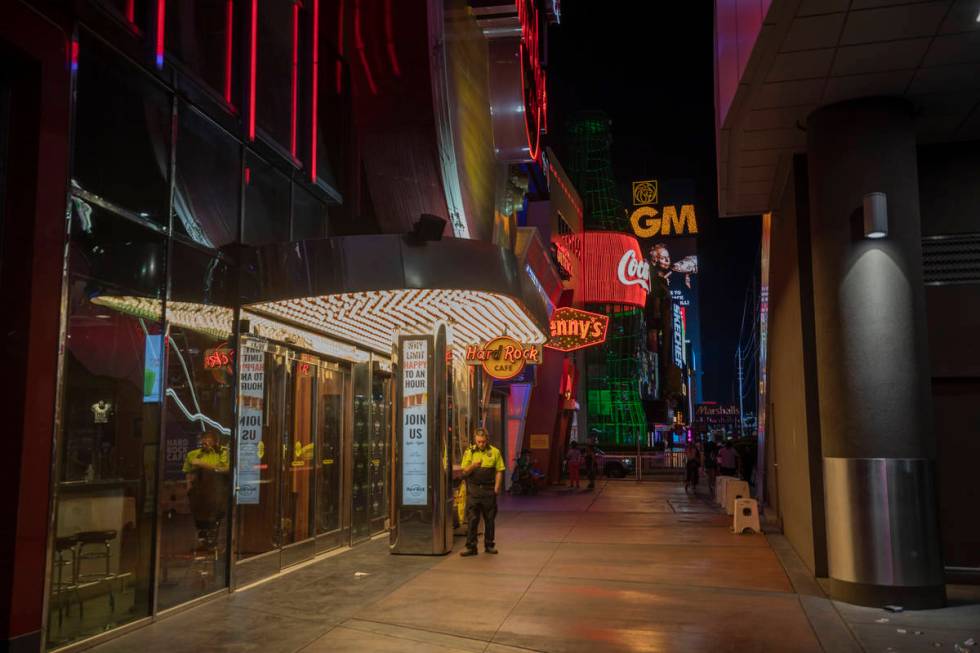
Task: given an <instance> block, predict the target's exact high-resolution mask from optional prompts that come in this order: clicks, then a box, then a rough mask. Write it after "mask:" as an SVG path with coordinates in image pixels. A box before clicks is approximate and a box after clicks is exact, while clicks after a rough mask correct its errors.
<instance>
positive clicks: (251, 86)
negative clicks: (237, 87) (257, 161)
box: [248, 0, 259, 141]
mask: <svg viewBox="0 0 980 653" xmlns="http://www.w3.org/2000/svg"><path fill="white" fill-rule="evenodd" d="M251 31H252V47H251V48H250V49H249V53H248V139H249V140H251V141H254V140H255V78H256V63H257V61H258V44H259V0H252V24H251Z"/></svg>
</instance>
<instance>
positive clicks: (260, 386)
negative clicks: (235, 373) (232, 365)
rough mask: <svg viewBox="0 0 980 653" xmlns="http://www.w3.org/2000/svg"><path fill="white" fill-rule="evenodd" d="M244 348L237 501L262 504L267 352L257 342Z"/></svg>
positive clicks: (241, 363) (240, 399)
mask: <svg viewBox="0 0 980 653" xmlns="http://www.w3.org/2000/svg"><path fill="white" fill-rule="evenodd" d="M254 344H255V345H256V346H252V345H253V343H248V346H245V347H243V348H242V356H241V360H240V365H241V370H240V372H239V374H240V376H241V378H240V381H239V390H238V397H239V399H238V401H239V407H238V448H237V450H236V451H237V457H238V461H237V464H236V465H235V470H236V474H237V480H236V483H235V485H236V487H237V490H236V492H235V500H236V502H237V503H239V504H244V505H249V504H258V503H259V487H260V483H259V481H260V480H261V478H260V476H261V473H262V472H261V464H262V454H263V444H262V422H263V402H264V401H265V351H263V350H262V349H259V348H257V346H258V343H254Z"/></svg>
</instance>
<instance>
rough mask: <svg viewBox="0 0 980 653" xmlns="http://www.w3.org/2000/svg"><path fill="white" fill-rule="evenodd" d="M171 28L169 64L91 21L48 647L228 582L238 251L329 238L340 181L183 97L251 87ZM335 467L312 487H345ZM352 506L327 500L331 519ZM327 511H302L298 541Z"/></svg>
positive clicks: (76, 154)
mask: <svg viewBox="0 0 980 653" xmlns="http://www.w3.org/2000/svg"><path fill="white" fill-rule="evenodd" d="M105 4H106V7H107V10H111V11H112V12H115V4H117V3H105ZM136 4H137V5H140V6H142V3H136ZM204 4H207V3H201V5H202V6H201V7H200V8H198V7H196V5H194V6H192V3H183V5H182V6H183V9H184V10H185V11H186V12H188V15H190V13H189V12H191V10H192V9H193V10H194V11H198V13H199V12H200V10H203V8H204ZM121 6H122V7H123V8H124V9H125V8H126V6H127V5H126V3H121ZM225 6H227V5H225V4H224V3H222V7H225ZM113 15H115V14H113ZM138 18H139V16H137V17H136V19H138ZM173 18H174V19H178V18H181V15H180V13H179V12H178V13H175V14H174V16H173ZM134 20H135V19H134ZM186 22H187V21H185V20H178V21H176V22H175V23H174V30H177V29H179V26H180V25H182V24H184V23H186ZM213 22H215V25H218V26H219V27H220V26H221V25H224V23H221V22H220V21H218V19H217V18H215V19H214V21H213ZM201 26H202V25H197V27H201ZM204 27H206V25H204ZM199 36H200V35H197V36H195V38H198V37H199ZM134 38H142V36H141V34H138V33H134ZM198 40H200V39H198ZM202 42H203V41H202ZM172 43H173V45H174V47H177V45H178V44H180V47H179V48H177V50H178V51H177V52H176V53H175V61H174V67H173V68H172V69H171V66H170V58H169V56H170V55H168V64H167V66H166V67H165V68H164V70H163V71H162V72H154V71H153V69H152V68H150V67H147V66H145V65H140V64H139V63H138V62H133V61H131V60H129V59H127V58H126V57H124V56H123V55H122V54H120V53H119V52H117V51H116V50H114V49H113V48H112V47H111V46H110V45H107V44H106V43H105V42H103V41H102V40H100V38H99V37H97V36H95V35H93V34H91V33H89V32H88V31H86V29H85V28H84V27H80V29H79V40H78V43H77V49H76V51H77V60H75V61H73V70H74V71H75V89H74V90H75V94H74V99H73V102H74V126H73V127H74V128H73V132H74V136H73V143H72V155H73V156H72V159H73V160H72V171H71V189H70V191H71V193H70V200H69V203H68V213H69V219H70V225H69V234H68V235H69V251H68V267H67V277H66V288H67V291H66V292H67V295H66V305H65V306H66V314H65V346H64V358H63V366H62V369H61V372H60V383H61V398H62V400H61V407H60V411H61V416H62V419H61V423H62V426H61V428H60V430H59V432H58V433H56V436H55V438H56V439H55V456H56V465H55V467H56V469H55V472H56V473H55V478H54V479H53V488H52V489H53V493H54V497H55V516H54V523H55V531H54V533H53V537H52V547H51V548H52V555H51V559H50V562H49V565H50V567H49V577H50V582H49V587H50V596H49V601H48V604H49V610H48V620H47V631H46V642H47V647H48V648H56V647H59V646H63V645H66V644H69V643H72V642H75V641H78V640H80V639H82V638H85V637H90V636H92V635H97V634H100V633H103V632H105V631H107V630H110V629H112V628H115V627H117V626H120V625H123V624H126V623H131V622H133V621H136V620H139V619H141V618H146V617H150V616H152V615H154V614H155V613H157V612H159V611H161V610H166V609H168V608H171V607H174V606H177V605H180V604H182V603H185V602H186V601H189V600H192V599H195V598H199V597H202V596H205V595H207V594H209V593H212V592H215V591H220V590H223V589H226V588H227V587H228V585H229V575H230V559H229V551H230V539H231V537H230V536H231V524H230V522H231V518H232V514H233V512H232V506H233V504H232V494H233V484H232V477H233V472H234V434H235V428H234V427H235V401H236V378H235V370H236V362H237V357H238V353H239V352H238V351H237V340H236V338H235V337H234V329H233V324H234V315H235V309H234V307H235V305H236V303H237V301H238V297H239V296H240V288H239V287H238V285H237V283H238V282H237V279H238V276H239V270H238V269H237V267H236V263H235V260H234V255H235V248H236V247H237V245H238V244H240V243H243V242H245V243H248V242H253V243H259V242H270V241H274V240H280V241H286V240H289V239H290V238H294V237H295V238H305V237H324V236H326V235H327V233H328V229H327V223H326V219H327V213H328V209H327V203H328V202H327V199H326V198H327V197H328V196H329V194H327V193H325V192H324V191H323V189H322V188H321V187H319V186H317V185H313V184H310V183H308V182H307V181H306V180H307V178H308V175H305V174H304V173H303V170H302V162H301V161H299V160H297V159H296V158H295V157H289V156H285V155H280V154H278V150H280V149H282V148H275V147H267V146H266V145H265V144H264V143H263V142H262V139H263V138H266V135H264V134H260V135H259V137H258V140H256V141H254V142H253V141H250V140H249V139H248V137H247V133H246V130H245V126H244V125H243V124H242V122H241V121H240V120H239V118H238V116H237V114H236V113H235V111H234V106H233V105H234V103H231V104H230V105H229V112H228V113H227V114H221V115H217V114H215V113H214V111H213V107H212V106H211V105H208V104H207V103H204V104H202V105H198V104H195V100H194V98H195V97H197V95H195V93H189V92H188V93H181V94H180V99H178V98H177V94H176V93H175V91H174V85H175V84H178V85H181V86H182V88H184V89H185V91H186V90H187V89H190V88H191V87H192V85H193V84H203V85H208V84H210V85H217V84H221V85H224V86H226V89H232V91H231V92H232V93H235V92H238V91H239V90H240V80H239V79H238V76H237V75H236V74H233V72H234V71H230V70H224V69H221V70H211V69H208V68H203V69H202V68H200V66H199V65H198V64H200V63H201V62H204V63H207V60H206V58H205V59H200V60H199V59H195V58H194V57H195V56H197V55H196V54H194V52H195V50H194V47H193V46H194V45H195V44H194V43H193V42H191V41H188V40H186V39H185V40H184V41H180V40H174V41H173V42H172ZM168 47H169V45H168ZM197 54H200V52H198V53H197ZM235 56H236V57H237V56H238V55H237V53H236V55H235ZM179 57H184V58H186V60H187V61H186V62H185V63H183V64H181V63H179V62H177V61H176V58H179ZM144 63H146V62H144ZM182 65H183V66H184V68H181V66H182ZM181 75H186V78H185V77H181ZM177 80H180V81H179V83H178V82H177ZM304 83H305V82H304ZM218 90H223V89H218ZM269 111H270V113H271V110H269ZM317 374H319V371H318V368H314V370H313V376H311V377H310V379H309V381H308V382H307V383H306V384H305V385H304V384H298V385H296V386H295V387H293V388H291V390H290V391H291V392H293V393H306V394H305V395H304V396H306V395H309V396H308V397H307V398H306V399H305V400H304V401H306V402H307V403H309V404H311V405H312V404H313V403H314V402H317V401H323V402H333V401H334V397H335V396H337V395H338V393H339V394H341V395H342V394H343V393H342V392H341V391H340V390H337V389H333V390H330V389H329V388H330V387H331V386H330V385H329V384H325V385H324V391H323V393H321V394H318V395H314V394H313V393H314V390H315V389H316V388H318V386H317V385H316V380H317V379H316V378H315V376H316V375H317ZM304 378H305V377H304ZM297 396H298V395H297ZM297 401H299V399H297ZM338 417H342V416H338ZM293 426H294V429H298V428H299V427H302V430H304V432H306V433H307V434H306V435H304V437H305V438H306V440H304V443H305V444H309V443H311V442H312V441H313V438H314V437H317V436H318V437H322V438H324V440H325V441H332V439H334V438H335V436H334V435H333V431H330V428H331V427H328V426H327V425H325V424H324V425H314V424H300V425H293ZM316 427H320V428H321V431H320V432H319V433H318V432H317V431H315V430H314V429H315V428H316ZM332 428H333V429H334V431H336V430H337V429H338V428H339V427H337V426H334V427H332ZM305 444H304V446H305ZM325 459H326V458H325ZM307 462H308V465H307V466H308V468H309V471H310V473H312V468H313V461H312V459H311V460H309V461H307ZM296 469H297V470H298V471H297V474H299V473H300V472H299V467H298V466H297V467H296ZM308 475H309V474H308ZM325 479H326V481H327V482H326V484H325V485H324V486H323V487H317V488H314V487H313V486H312V481H308V482H307V485H309V486H310V487H309V488H308V489H306V490H304V491H305V492H306V493H307V495H309V496H312V495H313V493H314V492H322V493H324V494H331V493H332V494H333V495H334V496H336V495H337V494H338V493H337V491H335V490H334V489H333V485H334V484H335V483H336V482H337V481H336V477H334V478H333V480H331V477H330V476H329V474H328V475H325ZM324 506H326V503H324ZM337 514H339V510H338V509H337V508H336V507H335V508H333V509H332V511H331V509H327V508H326V507H325V508H324V513H323V515H322V523H323V525H324V528H330V527H333V525H334V524H335V521H336V516H337ZM320 519H321V515H314V514H312V513H310V514H308V515H305V516H303V515H300V514H299V513H298V512H297V515H296V517H295V518H294V524H295V525H296V528H297V529H300V528H302V529H305V530H303V532H302V533H299V534H297V535H296V537H297V538H299V537H300V536H301V535H302V537H309V536H310V535H311V534H312V533H313V530H314V526H313V524H314V523H319V522H318V521H317V520H320ZM297 532H298V531H297Z"/></svg>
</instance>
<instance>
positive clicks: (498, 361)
mask: <svg viewBox="0 0 980 653" xmlns="http://www.w3.org/2000/svg"><path fill="white" fill-rule="evenodd" d="M466 362H467V363H469V364H470V365H482V366H483V369H484V371H486V373H487V374H489V375H490V376H492V377H493V378H495V379H501V380H506V379H512V378H514V377H515V376H517V375H518V374H520V373H521V370H523V369H524V366H525V365H537V364H540V363H541V347H539V346H537V345H522V344H521V343H519V342H517V341H516V340H514V339H513V338H509V337H507V336H503V337H501V338H495V339H493V340H491V341H490V342H488V343H487V344H486V345H484V346H482V347H480V346H479V345H470V346H468V347H467V348H466Z"/></svg>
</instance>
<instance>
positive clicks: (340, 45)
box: [337, 0, 344, 95]
mask: <svg viewBox="0 0 980 653" xmlns="http://www.w3.org/2000/svg"><path fill="white" fill-rule="evenodd" d="M337 52H338V53H339V54H340V56H341V57H343V56H344V0H340V1H339V2H338V3H337ZM343 74H344V68H343V64H342V63H341V61H340V59H337V95H340V94H341V93H343V92H344V77H343Z"/></svg>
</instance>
